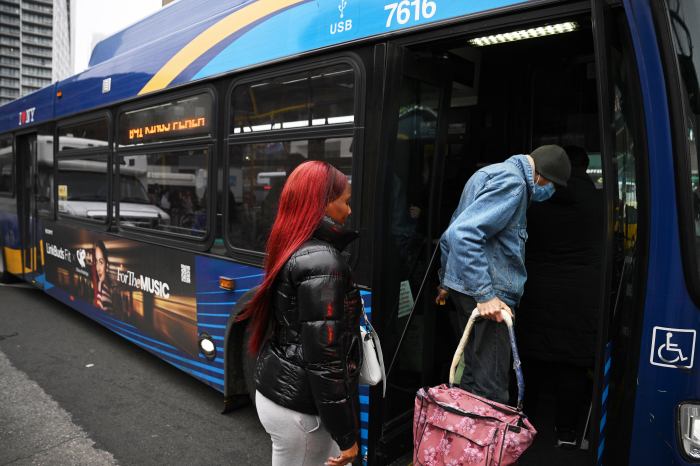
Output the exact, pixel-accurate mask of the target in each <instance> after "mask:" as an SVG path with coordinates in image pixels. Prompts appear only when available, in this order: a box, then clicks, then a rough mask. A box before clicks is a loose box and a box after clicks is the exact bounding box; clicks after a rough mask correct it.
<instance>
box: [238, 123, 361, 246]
mask: <svg viewBox="0 0 700 466" xmlns="http://www.w3.org/2000/svg"><path fill="white" fill-rule="evenodd" d="M352 142H353V138H351V137H338V138H323V139H302V140H296V141H279V142H271V143H263V142H260V143H254V144H236V145H232V146H231V148H230V150H229V173H228V179H229V183H228V186H229V192H228V218H229V229H228V232H229V240H230V242H231V244H233V245H234V246H236V247H238V248H242V249H248V250H253V251H263V250H264V249H265V241H266V240H267V237H268V235H269V233H270V228H271V227H272V223H273V221H274V219H275V215H276V214H277V205H278V202H279V196H280V193H281V192H282V187H283V186H284V182H285V181H286V180H287V176H288V175H289V174H290V173H291V172H292V170H294V168H296V167H297V166H298V165H299V164H301V163H303V162H305V161H307V160H324V161H326V162H328V163H330V164H332V165H334V166H335V167H336V168H338V169H339V170H340V171H342V172H343V173H345V175H347V177H348V179H351V175H352V148H353V147H352Z"/></svg>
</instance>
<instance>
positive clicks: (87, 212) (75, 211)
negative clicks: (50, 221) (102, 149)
mask: <svg viewBox="0 0 700 466" xmlns="http://www.w3.org/2000/svg"><path fill="white" fill-rule="evenodd" d="M107 160H108V156H107V154H97V155H90V156H74V157H72V156H68V157H60V158H59V160H58V171H57V173H56V185H57V191H58V213H59V214H61V215H68V216H71V217H79V218H84V219H88V220H94V221H98V222H101V223H105V222H106V221H107V196H108V193H109V188H108V186H109V179H108V172H109V165H108V163H107Z"/></svg>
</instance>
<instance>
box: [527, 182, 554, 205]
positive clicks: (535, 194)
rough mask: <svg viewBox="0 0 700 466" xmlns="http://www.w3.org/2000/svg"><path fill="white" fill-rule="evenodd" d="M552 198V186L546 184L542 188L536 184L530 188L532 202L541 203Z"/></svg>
mask: <svg viewBox="0 0 700 466" xmlns="http://www.w3.org/2000/svg"><path fill="white" fill-rule="evenodd" d="M552 196H554V184H552V183H547V184H546V185H544V186H540V185H538V184H536V185H535V187H534V188H532V200H533V201H534V202H543V201H546V200H547V199H549V198H550V197H552Z"/></svg>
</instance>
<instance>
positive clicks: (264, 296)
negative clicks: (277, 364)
mask: <svg viewBox="0 0 700 466" xmlns="http://www.w3.org/2000/svg"><path fill="white" fill-rule="evenodd" d="M347 185H348V180H347V178H346V177H345V175H343V173H342V172H341V171H340V170H338V169H337V168H335V167H334V166H332V165H331V164H329V163H326V162H321V161H318V160H314V161H309V162H304V163H302V164H301V165H299V166H298V167H297V168H296V169H294V171H293V172H292V173H291V174H290V175H289V178H287V181H286V183H285V184H284V188H283V189H282V194H281V195H280V201H279V207H278V208H277V217H276V218H275V223H273V224H272V230H271V231H270V237H269V238H268V240H267V246H266V247H265V252H266V253H267V257H266V258H265V279H264V280H263V282H262V284H261V285H260V287H259V288H258V290H257V292H256V293H255V296H253V299H252V300H251V301H250V303H248V305H247V306H246V307H245V309H244V310H243V311H242V312H241V313H240V314H239V315H238V317H237V318H236V320H237V321H241V320H246V319H250V321H249V323H248V325H250V327H251V329H250V332H251V335H250V344H249V347H248V349H249V350H250V352H251V353H253V354H257V353H258V351H259V350H260V346H261V345H262V342H263V339H264V338H265V333H266V331H267V327H268V323H269V319H270V309H269V308H270V306H269V305H270V287H271V286H272V284H273V283H274V282H275V279H276V278H277V274H278V273H279V272H280V270H282V267H284V264H286V263H287V260H289V258H290V257H291V255H292V254H294V252H295V251H296V250H297V249H299V248H300V247H301V245H302V244H304V242H306V241H307V240H308V239H309V238H311V235H312V234H313V233H314V231H315V230H316V228H317V227H318V225H319V223H320V222H321V220H322V219H323V216H324V214H325V212H326V206H327V205H328V203H330V202H333V201H335V200H336V199H338V198H339V197H340V196H341V195H342V194H343V192H345V189H346V188H347Z"/></svg>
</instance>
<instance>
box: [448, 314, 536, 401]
mask: <svg viewBox="0 0 700 466" xmlns="http://www.w3.org/2000/svg"><path fill="white" fill-rule="evenodd" d="M501 315H502V316H503V322H504V323H505V324H506V326H507V327H508V339H509V340H510V348H511V351H512V352H513V370H514V371H515V378H516V380H517V381H518V406H517V407H518V409H519V410H522V408H523V398H524V397H525V379H524V377H523V370H522V368H521V364H520V355H519V354H518V346H517V345H516V343H515V332H514V331H513V318H512V317H511V315H510V313H509V312H507V311H505V310H501ZM481 318H482V317H481V313H480V312H479V310H478V309H474V310H473V311H472V315H471V316H470V317H469V322H467V326H466V328H465V329H464V333H463V334H462V338H461V339H460V340H459V345H457V351H455V355H454V357H453V358H452V367H450V385H451V386H452V385H454V383H455V372H456V371H457V366H458V365H459V360H460V359H462V354H464V348H466V346H467V342H468V341H469V335H470V334H471V331H472V328H473V327H474V323H475V322H476V321H477V319H481Z"/></svg>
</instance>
